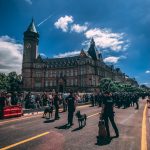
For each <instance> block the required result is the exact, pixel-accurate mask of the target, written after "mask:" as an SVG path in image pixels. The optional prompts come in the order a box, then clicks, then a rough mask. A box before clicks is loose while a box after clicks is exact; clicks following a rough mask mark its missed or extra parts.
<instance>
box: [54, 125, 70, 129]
mask: <svg viewBox="0 0 150 150" xmlns="http://www.w3.org/2000/svg"><path fill="white" fill-rule="evenodd" d="M70 127H71V126H68V124H64V125H61V126H58V127H55V128H56V129H69V128H70Z"/></svg>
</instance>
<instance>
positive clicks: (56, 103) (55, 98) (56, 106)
mask: <svg viewBox="0 0 150 150" xmlns="http://www.w3.org/2000/svg"><path fill="white" fill-rule="evenodd" d="M54 106H55V120H58V119H59V118H60V117H59V97H58V92H56V94H55V96H54Z"/></svg>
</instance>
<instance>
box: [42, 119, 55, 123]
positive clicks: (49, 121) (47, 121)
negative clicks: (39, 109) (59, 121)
mask: <svg viewBox="0 0 150 150" xmlns="http://www.w3.org/2000/svg"><path fill="white" fill-rule="evenodd" d="M54 121H55V119H52V120H49V119H48V120H45V121H44V123H51V122H54Z"/></svg>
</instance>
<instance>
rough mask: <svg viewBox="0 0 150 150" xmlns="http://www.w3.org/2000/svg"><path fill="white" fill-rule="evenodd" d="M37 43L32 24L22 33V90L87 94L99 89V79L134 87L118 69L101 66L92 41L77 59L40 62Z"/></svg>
mask: <svg viewBox="0 0 150 150" xmlns="http://www.w3.org/2000/svg"><path fill="white" fill-rule="evenodd" d="M38 42H39V33H38V32H37V30H36V28H35V25H34V22H33V20H32V22H31V24H30V25H29V27H28V29H27V31H25V32H24V52H23V63H22V78H23V88H24V89H25V90H32V91H50V90H52V89H55V90H58V91H60V92H64V91H68V90H69V89H73V90H74V91H86V92H90V91H93V90H94V89H95V88H96V87H97V86H98V85H99V82H100V80H101V79H102V78H111V79H113V80H116V81H120V82H124V83H126V82H127V83H131V84H133V85H135V83H134V82H132V81H134V80H133V79H131V78H126V75H125V74H124V73H122V72H121V70H120V69H119V68H114V66H108V65H106V64H105V63H104V62H103V59H102V55H101V53H99V51H97V49H96V47H95V42H94V40H93V39H92V40H91V44H90V47H89V49H88V51H84V50H81V52H80V54H79V55H78V56H74V57H66V58H45V59H44V58H41V56H40V55H38ZM129 79H130V80H129ZM135 82H136V81H135ZM136 83H137V82H136Z"/></svg>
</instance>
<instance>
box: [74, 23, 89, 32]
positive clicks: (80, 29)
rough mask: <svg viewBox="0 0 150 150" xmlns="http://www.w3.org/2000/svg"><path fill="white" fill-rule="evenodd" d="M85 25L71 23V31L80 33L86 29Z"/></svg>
mask: <svg viewBox="0 0 150 150" xmlns="http://www.w3.org/2000/svg"><path fill="white" fill-rule="evenodd" d="M87 28H88V27H87V26H86V25H83V26H81V25H79V24H73V25H72V27H71V31H74V32H77V33H81V32H84V31H86V30H87Z"/></svg>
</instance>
